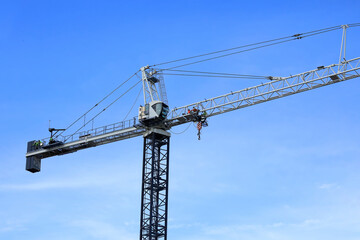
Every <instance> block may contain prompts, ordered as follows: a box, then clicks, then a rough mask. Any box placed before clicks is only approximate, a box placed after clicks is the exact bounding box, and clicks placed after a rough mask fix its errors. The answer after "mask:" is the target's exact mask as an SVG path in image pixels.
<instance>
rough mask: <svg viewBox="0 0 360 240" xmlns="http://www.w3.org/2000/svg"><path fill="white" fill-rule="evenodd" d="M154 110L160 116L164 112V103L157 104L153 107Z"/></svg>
mask: <svg viewBox="0 0 360 240" xmlns="http://www.w3.org/2000/svg"><path fill="white" fill-rule="evenodd" d="M152 108H153V109H154V110H155V112H156V115H158V116H160V114H161V110H162V103H156V104H154V105H152Z"/></svg>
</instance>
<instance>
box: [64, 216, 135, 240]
mask: <svg viewBox="0 0 360 240" xmlns="http://www.w3.org/2000/svg"><path fill="white" fill-rule="evenodd" d="M70 225H71V226H73V227H77V228H82V229H84V230H85V232H86V234H87V235H89V236H91V237H92V238H94V239H102V240H133V239H136V238H137V237H138V236H136V235H135V234H132V233H129V232H128V231H126V230H125V229H122V228H119V227H118V226H116V227H115V226H113V225H112V224H109V223H105V222H100V221H95V220H77V221H73V222H71V224H70Z"/></svg>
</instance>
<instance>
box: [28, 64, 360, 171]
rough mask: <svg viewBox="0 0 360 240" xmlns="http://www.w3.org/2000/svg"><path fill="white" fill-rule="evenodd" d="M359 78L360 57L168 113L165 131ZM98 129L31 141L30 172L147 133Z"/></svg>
mask: <svg viewBox="0 0 360 240" xmlns="http://www.w3.org/2000/svg"><path fill="white" fill-rule="evenodd" d="M358 77H360V57H359V58H355V59H352V60H347V61H344V62H342V63H341V64H333V65H330V66H326V67H324V66H321V67H319V68H318V69H315V70H312V71H308V72H304V73H301V74H297V75H293V76H290V77H286V78H277V79H276V80H273V81H270V82H267V83H264V84H261V85H258V86H254V87H251V88H246V89H243V90H240V91H235V92H231V93H228V94H225V95H221V96H218V97H215V98H211V99H207V100H204V101H200V102H197V103H193V104H190V105H186V106H183V107H180V108H175V109H173V110H172V111H171V112H170V113H169V115H168V119H166V120H165V123H164V128H167V129H170V128H171V127H174V126H177V125H180V124H184V123H188V122H192V121H196V118H194V117H193V116H192V115H191V114H189V110H190V109H193V108H196V109H197V110H198V114H203V113H206V117H207V118H209V117H211V116H215V115H218V114H221V113H225V112H229V111H233V110H236V109H240V108H244V107H248V106H252V105H255V104H259V103H263V102H267V101H271V100H274V99H277V98H281V97H285V96H289V95H293V94H296V93H300V92H304V91H308V90H312V89H315V88H319V87H323V86H327V85H330V84H333V83H337V82H341V81H345V80H349V79H353V78H358ZM169 117H170V118H169ZM98 129H103V130H100V131H97V132H96V131H95V132H91V133H83V134H82V135H81V134H79V135H78V137H77V138H71V139H68V138H67V137H66V136H65V137H64V139H68V141H66V142H63V143H62V144H57V145H56V146H51V147H48V148H43V147H40V146H35V141H30V142H29V143H28V151H27V154H26V158H27V161H28V162H29V163H28V164H27V169H28V170H29V169H32V170H31V171H33V172H37V171H40V162H41V159H43V158H48V157H52V156H58V155H63V154H68V153H72V152H76V151H78V150H82V149H86V148H90V147H95V146H99V145H103V144H106V143H111V142H116V141H120V140H124V139H128V138H132V137H137V136H141V135H143V134H144V133H145V132H146V130H147V129H146V127H145V126H143V125H141V124H138V123H136V121H135V120H134V121H133V120H130V121H124V122H121V123H117V125H116V124H112V125H108V126H105V127H101V128H98ZM34 146H35V147H34ZM31 163H33V165H32V164H31Z"/></svg>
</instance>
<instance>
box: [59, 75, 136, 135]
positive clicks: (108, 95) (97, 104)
mask: <svg viewBox="0 0 360 240" xmlns="http://www.w3.org/2000/svg"><path fill="white" fill-rule="evenodd" d="M138 72H139V71H137V72H135V73H134V74H133V75H131V77H129V78H128V79H126V80H125V81H124V82H122V83H121V84H120V85H118V86H117V87H116V88H115V89H114V90H112V91H111V92H110V93H109V94H107V95H106V96H105V97H104V98H103V99H101V100H100V101H99V102H97V103H96V104H95V105H94V106H93V107H92V108H90V109H89V110H88V111H87V112H85V113H84V114H83V115H81V116H80V117H79V118H78V119H76V120H75V121H74V122H73V123H71V124H70V125H69V126H67V127H66V128H65V130H64V131H62V132H61V133H59V134H58V135H55V136H54V138H56V137H60V136H62V134H63V133H64V132H65V131H66V130H68V129H69V128H71V127H72V126H73V125H74V124H75V123H77V122H78V121H79V120H80V119H81V118H83V117H84V116H86V114H88V113H89V112H91V111H92V110H93V109H94V108H96V107H97V106H99V104H100V103H102V102H103V101H105V100H106V99H107V98H108V97H110V96H111V95H112V94H113V93H114V92H116V91H117V90H118V89H119V88H120V87H121V86H123V85H124V84H125V83H127V82H128V81H129V80H130V79H132V78H133V77H134V76H135V75H136V74H137V73H138Z"/></svg>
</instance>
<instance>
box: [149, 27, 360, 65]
mask: <svg viewBox="0 0 360 240" xmlns="http://www.w3.org/2000/svg"><path fill="white" fill-rule="evenodd" d="M343 26H347V27H358V26H360V23H352V24H347V25H337V26H333V27H328V28H322V29H318V30H313V31H309V32H304V33H299V34H294V35H291V36H286V37H282V38H276V39H272V40H268V41H262V42H257V43H253V44H247V45H243V46H238V47H233V48H229V49H224V50H220V51H215V52H210V53H205V54H200V55H195V56H191V57H186V58H180V59H176V60H172V61H167V62H162V63H158V64H154V65H152V67H154V66H159V65H165V64H170V63H175V62H179V61H186V60H190V59H193V58H200V57H204V56H208V55H212V54H218V53H222V52H226V51H231V50H235V49H240V48H246V47H251V46H256V45H261V44H265V43H271V42H277V43H276V44H278V43H283V42H287V41H280V40H284V39H287V40H295V39H302V38H304V37H309V36H314V35H317V34H322V33H326V32H329V31H334V30H338V29H342V28H343ZM278 41H280V42H278ZM271 45H275V44H268V45H266V46H271ZM262 47H264V46H262ZM254 49H257V48H253V49H249V50H246V51H250V50H254ZM241 52H242V51H239V52H235V53H232V54H236V53H241ZM232 54H229V55H232ZM229 55H227V54H225V55H221V56H218V57H214V58H209V59H204V60H200V61H195V62H192V63H188V64H186V65H185V64H184V65H179V66H175V67H171V68H168V69H173V68H178V67H182V66H187V65H190V64H195V63H199V62H204V61H208V60H212V59H216V58H219V57H225V56H229Z"/></svg>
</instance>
